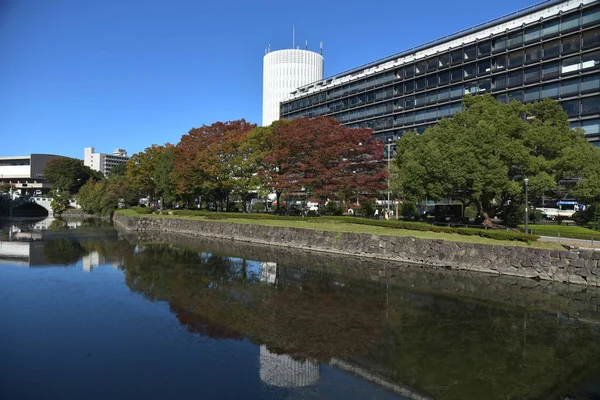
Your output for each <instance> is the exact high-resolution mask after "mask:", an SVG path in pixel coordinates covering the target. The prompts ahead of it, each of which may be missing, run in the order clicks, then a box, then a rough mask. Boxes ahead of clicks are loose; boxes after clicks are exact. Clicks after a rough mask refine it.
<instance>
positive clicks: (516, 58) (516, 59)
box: [508, 50, 523, 67]
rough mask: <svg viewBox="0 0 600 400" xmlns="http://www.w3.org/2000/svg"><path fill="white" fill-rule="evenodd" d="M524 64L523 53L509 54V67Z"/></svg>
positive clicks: (519, 51)
mask: <svg viewBox="0 0 600 400" xmlns="http://www.w3.org/2000/svg"><path fill="white" fill-rule="evenodd" d="M521 64H523V51H522V50H517V51H513V52H512V53H509V54H508V66H509V67H516V66H518V65H521Z"/></svg>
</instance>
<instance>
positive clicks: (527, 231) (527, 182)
mask: <svg viewBox="0 0 600 400" xmlns="http://www.w3.org/2000/svg"><path fill="white" fill-rule="evenodd" d="M523 183H524V184H525V233H529V201H528V199H527V185H528V184H529V178H524V179H523Z"/></svg>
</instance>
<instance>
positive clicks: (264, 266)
mask: <svg viewBox="0 0 600 400" xmlns="http://www.w3.org/2000/svg"><path fill="white" fill-rule="evenodd" d="M260 280H261V281H263V282H267V283H270V284H272V285H274V284H275V282H276V281H277V263H274V262H269V261H263V262H261V263H260Z"/></svg>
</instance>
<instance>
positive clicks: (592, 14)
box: [581, 7, 600, 26]
mask: <svg viewBox="0 0 600 400" xmlns="http://www.w3.org/2000/svg"><path fill="white" fill-rule="evenodd" d="M598 21H600V7H596V8H594V9H592V10H586V11H584V12H583V16H582V18H581V24H582V25H583V26H585V25H589V24H593V23H596V22H598Z"/></svg>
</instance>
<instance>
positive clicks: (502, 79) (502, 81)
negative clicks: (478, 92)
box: [494, 74, 506, 89]
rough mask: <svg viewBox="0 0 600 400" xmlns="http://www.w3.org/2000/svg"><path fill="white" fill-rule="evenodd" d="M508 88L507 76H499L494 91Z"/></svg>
mask: <svg viewBox="0 0 600 400" xmlns="http://www.w3.org/2000/svg"><path fill="white" fill-rule="evenodd" d="M505 87H506V74H502V75H498V76H496V77H495V78H494V89H504V88H505Z"/></svg>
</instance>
